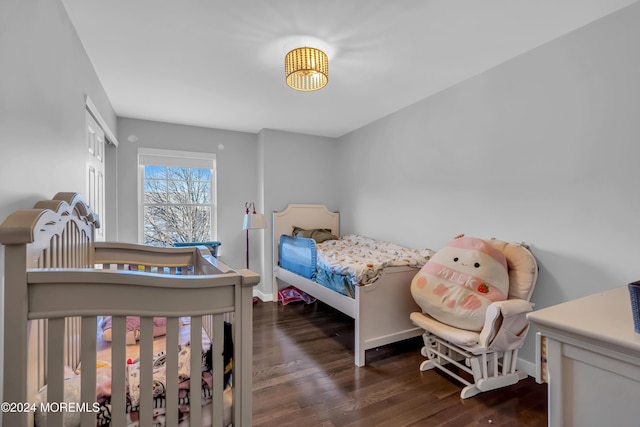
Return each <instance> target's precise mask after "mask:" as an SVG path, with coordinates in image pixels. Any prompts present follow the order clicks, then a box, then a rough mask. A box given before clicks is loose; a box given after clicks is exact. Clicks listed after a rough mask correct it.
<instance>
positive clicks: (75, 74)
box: [0, 0, 116, 400]
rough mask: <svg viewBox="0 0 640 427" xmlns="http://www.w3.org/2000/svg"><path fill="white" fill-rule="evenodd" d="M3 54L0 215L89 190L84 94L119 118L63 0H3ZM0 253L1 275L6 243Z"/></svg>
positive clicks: (107, 114)
mask: <svg viewBox="0 0 640 427" xmlns="http://www.w3.org/2000/svg"><path fill="white" fill-rule="evenodd" d="M0 58H2V59H1V61H0V62H1V63H2V65H0V221H2V220H4V218H5V217H6V216H7V215H9V214H10V213H11V212H13V211H14V210H16V209H22V208H29V207H32V206H33V204H34V203H35V202H37V201H38V200H41V199H49V198H51V197H52V196H53V195H54V194H55V193H57V192H59V191H77V192H84V185H85V184H84V182H85V181H84V177H85V157H84V155H85V95H87V94H88V95H89V96H90V97H91V99H92V100H93V102H94V103H95V104H96V106H97V107H98V109H99V110H100V113H101V115H102V116H103V118H104V119H105V120H106V121H107V124H108V125H109V127H110V128H111V129H112V130H113V131H115V129H116V118H115V114H114V112H113V109H112V108H111V104H110V103H109V100H108V99H107V97H106V94H105V92H104V89H103V88H102V85H101V84H100V81H99V80H98V78H97V76H96V74H95V71H94V70H93V67H92V65H91V63H90V62H89V59H88V57H87V55H86V53H85V51H84V48H83V47H82V45H81V43H80V41H79V39H78V37H77V35H76V33H75V30H74V28H73V26H72V25H71V22H70V21H69V18H68V17H67V14H66V11H65V9H64V7H63V6H62V4H61V3H60V2H59V1H57V0H56V1H51V0H2V1H1V2H0ZM0 260H1V261H0V278H4V248H3V247H2V246H1V245H0ZM0 294H1V295H4V284H2V292H1V293H0ZM2 324H3V319H0V325H2ZM3 330H4V328H3V326H0V337H1V336H2V331H3ZM3 353H4V352H3V351H2V350H0V366H2V360H3V357H2V354H3ZM0 371H1V370H0ZM1 379H2V373H1V372H0V388H1V384H2V381H1ZM0 400H2V398H1V392H0Z"/></svg>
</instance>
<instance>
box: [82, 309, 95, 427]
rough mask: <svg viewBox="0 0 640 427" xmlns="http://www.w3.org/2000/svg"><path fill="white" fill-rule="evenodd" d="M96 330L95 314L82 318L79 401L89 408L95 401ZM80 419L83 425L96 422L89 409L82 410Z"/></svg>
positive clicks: (86, 426) (85, 426) (93, 414)
mask: <svg viewBox="0 0 640 427" xmlns="http://www.w3.org/2000/svg"><path fill="white" fill-rule="evenodd" d="M96 330H97V321H96V317H95V316H92V317H83V318H82V339H81V341H80V343H81V344H80V345H81V347H82V350H81V353H80V354H81V356H80V360H82V366H81V369H82V375H81V380H80V390H81V392H80V401H81V402H83V403H84V404H86V407H87V408H91V405H93V403H94V402H95V401H96ZM81 420H82V426H83V427H91V426H92V425H95V424H96V414H95V413H93V412H92V411H89V410H86V411H83V412H82V417H81Z"/></svg>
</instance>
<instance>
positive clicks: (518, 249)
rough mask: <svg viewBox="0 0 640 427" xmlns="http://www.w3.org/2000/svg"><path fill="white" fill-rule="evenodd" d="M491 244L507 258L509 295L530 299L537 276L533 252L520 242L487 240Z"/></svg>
mask: <svg viewBox="0 0 640 427" xmlns="http://www.w3.org/2000/svg"><path fill="white" fill-rule="evenodd" d="M487 242H488V243H489V244H491V246H493V247H494V248H496V249H498V250H499V251H501V252H502V253H503V254H504V256H505V258H506V259H507V267H508V268H509V297H508V299H513V298H518V299H523V300H525V301H530V300H531V294H532V293H533V289H534V287H535V284H536V281H537V278H538V264H537V263H536V259H535V258H534V256H533V254H532V253H531V252H530V251H529V250H528V249H527V248H526V247H525V246H524V245H523V244H521V243H510V242H504V241H502V240H496V239H491V240H487Z"/></svg>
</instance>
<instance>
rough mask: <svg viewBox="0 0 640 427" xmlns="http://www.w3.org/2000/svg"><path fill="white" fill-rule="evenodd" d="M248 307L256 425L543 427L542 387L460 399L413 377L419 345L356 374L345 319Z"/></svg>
mask: <svg viewBox="0 0 640 427" xmlns="http://www.w3.org/2000/svg"><path fill="white" fill-rule="evenodd" d="M253 307H254V373H253V425H254V426H255V427H259V426H304V427H312V426H323V427H329V426H336V427H337V426H367V427H369V426H392V427H397V426H398V427H399V426H546V425H547V387H546V385H540V384H537V383H536V382H535V381H534V380H533V379H532V378H528V379H526V380H524V381H521V382H519V383H518V384H516V385H513V386H510V387H506V388H503V389H501V390H494V391H491V392H486V393H481V394H479V395H477V396H474V397H472V398H469V399H465V400H462V399H460V396H459V394H460V390H461V388H462V386H461V385H460V384H459V383H457V382H456V381H454V380H452V379H451V378H450V377H447V376H445V375H444V374H442V373H440V372H439V371H433V370H432V371H427V372H420V370H419V368H418V366H419V365H420V362H421V361H422V360H424V358H423V357H422V356H421V355H420V347H421V344H422V342H421V340H420V339H413V340H407V341H404V342H402V343H398V344H395V345H389V346H384V347H380V348H378V349H372V350H369V351H367V366H365V367H362V368H357V367H355V365H354V364H353V320H352V319H350V318H349V317H347V316H345V315H343V314H341V313H339V312H337V311H335V310H333V309H332V308H330V307H328V306H326V305H325V304H323V303H320V302H316V303H314V304H310V305H304V304H301V303H293V304H289V305H286V306H283V305H282V304H281V303H277V304H276V303H273V302H267V303H263V302H258V303H257V304H254V306H253Z"/></svg>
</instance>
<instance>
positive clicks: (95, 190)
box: [84, 110, 105, 241]
mask: <svg viewBox="0 0 640 427" xmlns="http://www.w3.org/2000/svg"><path fill="white" fill-rule="evenodd" d="M86 115H87V175H86V190H85V195H84V196H85V199H86V200H87V201H88V202H89V205H90V206H91V208H92V209H93V211H94V212H96V213H97V214H98V216H99V217H100V228H98V229H97V230H96V240H98V241H104V240H105V218H104V169H105V167H104V154H105V153H104V150H105V136H104V130H102V128H101V127H100V125H99V124H98V122H97V121H96V119H95V118H94V117H93V115H91V113H90V112H89V111H88V110H87V112H86Z"/></svg>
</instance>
